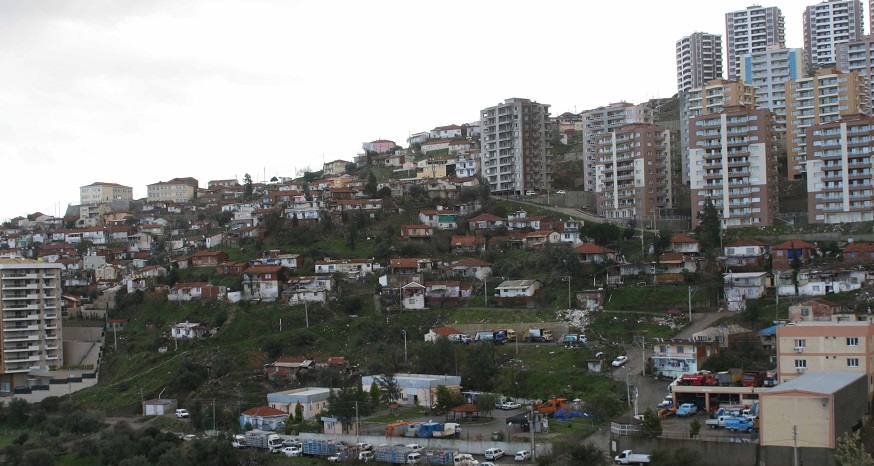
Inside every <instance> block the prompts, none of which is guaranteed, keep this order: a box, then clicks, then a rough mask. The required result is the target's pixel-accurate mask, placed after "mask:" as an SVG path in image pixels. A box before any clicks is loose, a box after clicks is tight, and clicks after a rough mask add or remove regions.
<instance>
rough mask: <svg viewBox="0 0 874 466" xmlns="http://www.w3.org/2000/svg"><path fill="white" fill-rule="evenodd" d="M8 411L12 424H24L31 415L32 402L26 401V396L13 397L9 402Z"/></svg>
mask: <svg viewBox="0 0 874 466" xmlns="http://www.w3.org/2000/svg"><path fill="white" fill-rule="evenodd" d="M7 412H8V416H9V422H10V423H12V425H15V426H23V425H24V424H25V423H26V422H27V418H28V417H30V403H28V402H27V401H25V400H24V398H13V399H12V400H11V401H10V402H9V409H8V410H7Z"/></svg>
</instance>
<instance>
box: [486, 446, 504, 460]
mask: <svg viewBox="0 0 874 466" xmlns="http://www.w3.org/2000/svg"><path fill="white" fill-rule="evenodd" d="M502 456H504V450H501V449H500V448H489V449H488V450H486V459H487V460H496V459H498V458H500V457H502Z"/></svg>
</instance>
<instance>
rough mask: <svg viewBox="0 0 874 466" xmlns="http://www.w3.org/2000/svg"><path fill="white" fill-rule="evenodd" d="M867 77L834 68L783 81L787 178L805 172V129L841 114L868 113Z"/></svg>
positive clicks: (837, 117) (806, 146)
mask: <svg viewBox="0 0 874 466" xmlns="http://www.w3.org/2000/svg"><path fill="white" fill-rule="evenodd" d="M868 90H869V86H868V79H867V77H866V76H863V75H860V74H859V73H857V72H850V73H842V72H840V71H838V70H837V69H835V68H825V69H821V70H817V71H816V73H815V74H814V75H813V76H810V77H804V78H798V79H794V80H790V81H787V82H786V157H787V168H788V170H787V171H788V176H789V178H790V179H792V178H795V179H801V178H804V177H805V176H806V173H807V151H808V145H807V133H806V131H807V128H809V127H811V126H813V125H817V124H822V123H830V122H832V121H837V120H839V119H840V118H841V116H842V115H852V114H856V113H862V114H867V113H868V103H869V100H870V99H869V97H868Z"/></svg>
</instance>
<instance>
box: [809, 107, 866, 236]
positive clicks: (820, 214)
mask: <svg viewBox="0 0 874 466" xmlns="http://www.w3.org/2000/svg"><path fill="white" fill-rule="evenodd" d="M806 133H807V141H808V145H809V147H810V153H809V155H808V158H807V205H808V219H809V221H810V222H812V223H845V222H868V221H872V220H874V192H872V187H871V185H872V182H874V176H872V173H874V170H872V167H871V157H872V155H874V154H872V150H871V147H872V141H874V118H872V117H870V116H867V115H848V116H845V117H843V118H842V119H840V120H838V121H834V122H831V123H823V124H820V125H814V126H812V127H810V128H807V131H806Z"/></svg>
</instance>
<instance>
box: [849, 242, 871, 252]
mask: <svg viewBox="0 0 874 466" xmlns="http://www.w3.org/2000/svg"><path fill="white" fill-rule="evenodd" d="M844 252H845V253H846V252H874V243H857V242H852V243H850V244H848V245H847V246H846V247H845V248H844Z"/></svg>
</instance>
